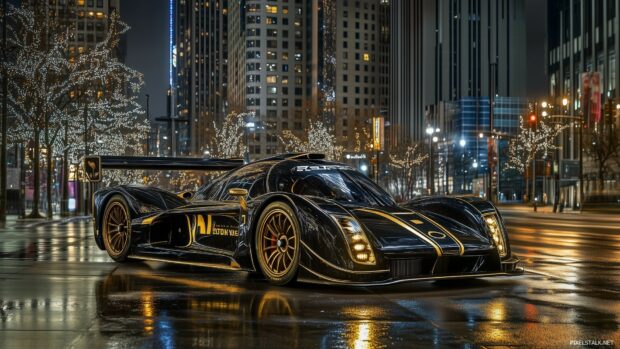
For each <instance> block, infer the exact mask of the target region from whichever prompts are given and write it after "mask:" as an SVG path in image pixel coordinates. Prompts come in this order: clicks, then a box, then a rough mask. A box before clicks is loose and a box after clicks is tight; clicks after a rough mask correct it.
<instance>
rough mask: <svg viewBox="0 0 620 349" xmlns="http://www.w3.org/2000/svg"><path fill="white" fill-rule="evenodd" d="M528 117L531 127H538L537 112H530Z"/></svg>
mask: <svg viewBox="0 0 620 349" xmlns="http://www.w3.org/2000/svg"><path fill="white" fill-rule="evenodd" d="M528 119H529V125H530V128H536V120H537V117H536V114H534V113H532V114H530V116H529V118H528Z"/></svg>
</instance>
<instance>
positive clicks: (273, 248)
mask: <svg viewBox="0 0 620 349" xmlns="http://www.w3.org/2000/svg"><path fill="white" fill-rule="evenodd" d="M300 249H301V229H300V225H299V220H298V219H297V217H296V216H295V212H294V211H293V209H292V208H291V207H290V206H289V205H287V204H285V203H283V202H273V203H271V204H269V205H267V207H266V208H265V209H264V210H263V212H262V213H261V216H260V219H259V220H258V225H257V226H256V234H255V236H254V250H255V251H256V259H257V260H258V265H259V268H260V270H261V271H262V273H263V276H265V278H266V279H267V280H268V281H269V282H270V283H272V284H274V285H279V286H283V285H287V284H290V283H293V282H294V281H295V279H296V278H297V270H298V269H299V256H300V252H301V251H300Z"/></svg>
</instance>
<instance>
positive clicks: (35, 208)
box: [28, 127, 43, 218]
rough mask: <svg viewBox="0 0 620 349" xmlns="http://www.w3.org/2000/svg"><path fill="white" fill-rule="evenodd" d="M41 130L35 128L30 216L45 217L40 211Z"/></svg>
mask: <svg viewBox="0 0 620 349" xmlns="http://www.w3.org/2000/svg"><path fill="white" fill-rule="evenodd" d="M40 135H41V130H40V129H39V128H38V127H35V130H34V149H33V151H34V156H33V158H34V159H32V169H33V176H34V178H33V185H34V188H33V189H34V192H33V194H32V211H31V212H30V214H29V215H28V218H43V216H41V213H40V212H39V199H40V197H41V168H40V165H41V161H40V159H41V149H40V145H41V143H40V139H39V137H40Z"/></svg>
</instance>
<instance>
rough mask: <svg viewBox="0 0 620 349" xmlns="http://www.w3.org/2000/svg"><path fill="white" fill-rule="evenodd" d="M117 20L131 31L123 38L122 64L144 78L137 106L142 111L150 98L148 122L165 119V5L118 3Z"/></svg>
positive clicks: (160, 1)
mask: <svg viewBox="0 0 620 349" xmlns="http://www.w3.org/2000/svg"><path fill="white" fill-rule="evenodd" d="M120 11H121V18H122V19H123V21H125V22H126V23H127V24H128V25H129V26H130V27H131V29H130V30H129V31H128V32H127V34H126V36H127V37H126V39H127V57H126V60H125V62H126V64H127V65H128V66H130V67H131V68H133V69H136V70H138V71H139V72H141V73H142V74H144V82H145V84H144V87H143V88H142V90H141V92H140V95H141V96H140V102H141V103H142V105H143V106H144V108H145V110H146V94H149V95H150V96H151V98H150V103H149V104H150V115H151V118H154V117H159V116H164V115H166V90H167V89H168V82H167V81H168V1H167V0H124V1H121V9H120Z"/></svg>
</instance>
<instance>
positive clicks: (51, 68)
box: [2, 4, 148, 217]
mask: <svg viewBox="0 0 620 349" xmlns="http://www.w3.org/2000/svg"><path fill="white" fill-rule="evenodd" d="M47 10H48V8H47V6H46V5H45V4H38V5H37V6H33V7H32V8H26V7H22V8H14V7H12V8H11V10H10V11H9V13H8V14H7V16H8V19H9V20H10V25H9V29H8V33H7V34H8V36H9V38H8V40H9V44H10V46H11V48H12V52H14V53H13V55H14V56H13V57H11V59H9V60H6V61H4V62H2V64H3V65H4V68H5V69H6V71H7V75H8V76H9V88H8V91H7V92H8V98H9V108H10V110H11V112H12V114H13V115H14V116H15V118H16V119H18V120H17V122H16V123H15V125H16V127H15V128H14V129H13V130H11V132H12V133H14V134H17V135H19V137H20V138H21V139H26V140H32V141H33V144H34V147H33V153H34V156H33V168H34V198H33V210H32V212H31V214H30V216H31V217H39V216H40V213H39V197H40V187H41V186H40V180H41V178H40V167H41V161H40V160H41V159H40V155H41V149H42V148H44V149H45V160H46V166H47V203H48V212H47V215H48V217H51V215H52V207H51V206H52V205H51V203H52V201H51V200H52V195H51V187H52V170H53V160H54V152H55V151H58V150H60V151H63V152H64V151H65V150H69V148H71V150H73V152H72V153H73V156H74V157H75V156H76V150H77V149H78V148H79V145H81V144H84V149H83V150H84V152H83V153H85V152H86V147H88V142H89V141H90V142H96V144H99V148H100V149H107V150H108V151H103V153H117V152H121V149H122V150H125V149H126V148H127V147H129V148H134V147H135V144H132V139H133V140H135V137H134V135H136V134H140V135H143V134H145V132H144V131H145V129H146V128H147V127H148V124H147V123H146V122H142V123H140V122H137V120H138V118H139V115H140V114H141V109H140V106H139V104H138V103H137V101H136V95H137V94H136V92H137V90H138V89H139V88H140V86H141V85H142V76H141V74H139V73H137V72H135V71H134V70H132V69H130V68H128V67H126V66H125V65H124V64H123V63H121V62H119V61H118V59H117V58H116V54H115V51H116V48H117V47H118V42H119V38H120V35H122V34H123V33H124V32H125V31H126V30H128V27H127V26H126V25H125V24H124V23H122V22H121V21H120V20H119V17H118V14H117V13H113V14H112V15H111V17H110V30H109V32H108V33H107V36H106V38H105V39H104V41H102V42H100V43H98V44H97V45H96V46H95V47H94V48H92V49H87V50H86V51H85V52H83V53H81V54H78V55H77V56H75V57H71V56H70V55H69V45H70V40H71V33H72V32H73V31H72V30H71V28H70V26H69V25H67V24H65V23H61V22H60V21H59V20H58V17H54V16H49V15H48V14H47ZM130 90H131V91H130ZM82 113H83V115H84V118H85V119H88V118H87V116H88V113H90V114H91V115H92V118H90V119H89V120H86V121H85V122H84V123H83V124H84V125H83V127H80V126H82V125H81V123H80V122H79V121H78V120H81V118H76V115H80V114H82ZM89 123H90V124H89ZM78 124H79V126H78ZM89 129H91V131H92V132H93V134H97V135H98V137H97V138H95V137H93V138H92V139H91V140H88V139H84V138H83V137H85V136H86V135H87V134H88V130H89ZM61 131H65V132H61ZM69 131H71V132H69ZM95 131H96V132H95ZM136 131H139V132H136ZM61 134H62V135H63V136H62V137H59V136H60V135H61ZM41 145H42V146H43V147H42V146H41ZM91 149H92V148H91Z"/></svg>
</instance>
